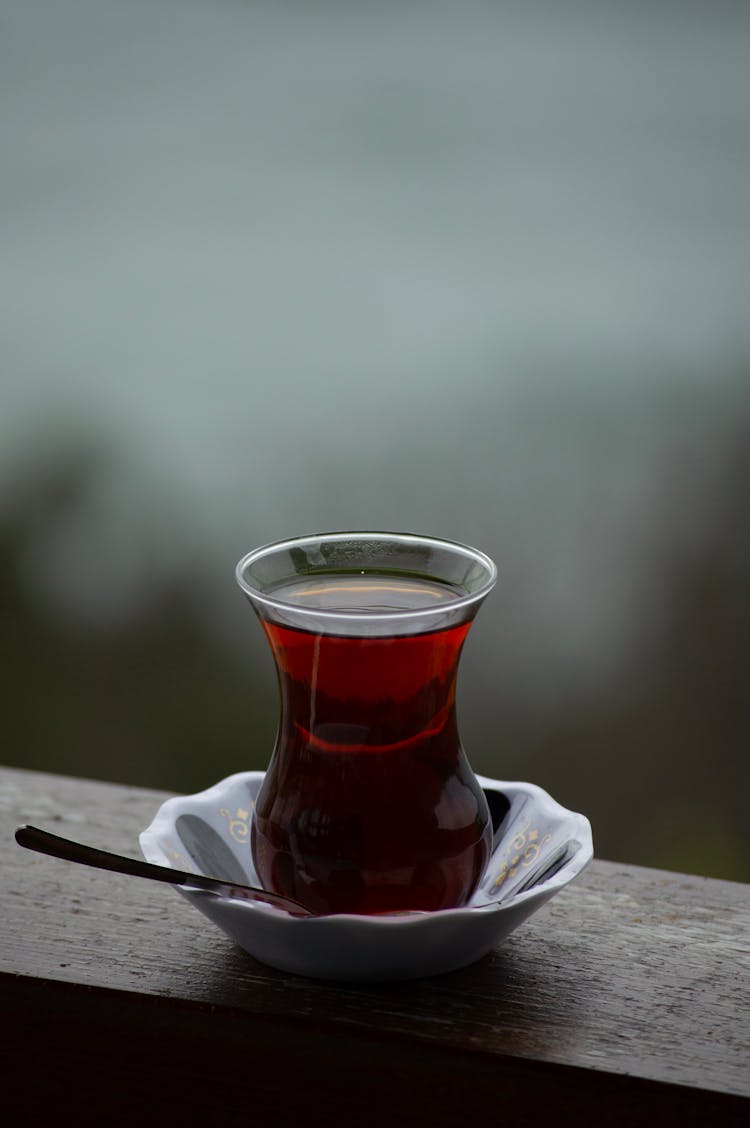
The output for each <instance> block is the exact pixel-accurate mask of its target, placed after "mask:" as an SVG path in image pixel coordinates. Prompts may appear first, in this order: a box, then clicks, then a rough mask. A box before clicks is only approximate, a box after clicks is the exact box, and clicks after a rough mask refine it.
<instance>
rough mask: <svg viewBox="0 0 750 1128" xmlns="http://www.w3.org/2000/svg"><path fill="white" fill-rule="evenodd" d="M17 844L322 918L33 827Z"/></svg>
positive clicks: (272, 896)
mask: <svg viewBox="0 0 750 1128" xmlns="http://www.w3.org/2000/svg"><path fill="white" fill-rule="evenodd" d="M16 842H17V843H18V844H19V846H25V847H26V848H27V849H28V850H36V851H37V852H38V853H40V854H48V855H49V856H50V857H51V858H63V859H64V860H65V861H68V862H80V863H81V864H82V865H84V866H93V867H94V868H95V869H103V870H110V871H111V872H112V873H125V874H129V875H130V876H132V877H148V878H151V879H152V880H153V881H166V882H167V883H168V884H170V885H180V886H184V887H185V888H186V889H204V890H206V891H207V892H209V893H214V894H215V895H216V896H217V897H226V898H229V899H235V900H242V901H260V902H261V903H263V904H266V905H273V906H274V907H275V908H279V909H285V910H286V912H288V913H290V914H291V915H292V916H306V917H310V916H317V915H322V914H317V913H311V912H310V910H309V909H306V908H305V907H304V905H301V904H300V903H299V902H298V901H293V900H292V898H291V897H282V896H281V894H280V893H270V892H268V891H267V890H265V889H258V888H256V887H255V886H253V885H242V884H240V883H239V882H237V881H221V880H220V879H219V878H216V877H205V876H204V874H202V873H187V872H185V871H184V870H177V869H171V868H170V867H169V866H157V865H154V864H153V863H152V862H142V861H141V860H140V859H139V858H127V857H125V856H124V855H123V854H111V853H109V852H108V851H107V850H99V849H97V848H96V847H95V846H85V845H84V844H83V843H82V842H73V841H72V840H71V839H70V838H61V837H60V836H59V835H57V834H50V832H49V831H48V830H40V829H39V827H36V826H19V827H18V829H17V830H16Z"/></svg>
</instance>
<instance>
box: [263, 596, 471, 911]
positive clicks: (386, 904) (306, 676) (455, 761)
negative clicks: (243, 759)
mask: <svg viewBox="0 0 750 1128" xmlns="http://www.w3.org/2000/svg"><path fill="white" fill-rule="evenodd" d="M460 594H463V593H462V592H458V591H456V589H454V588H451V587H448V586H447V585H443V584H436V583H431V582H429V581H423V580H421V579H420V580H416V579H414V580H413V579H410V578H407V579H404V578H402V577H398V578H388V577H373V576H359V575H357V576H353V577H344V576H338V577H330V576H329V577H322V578H316V579H314V580H303V581H299V582H297V583H295V584H294V585H290V586H288V587H285V588H283V589H280V590H279V591H278V592H274V595H277V596H278V597H279V598H283V599H284V600H285V601H286V602H289V603H297V604H298V605H300V606H307V607H315V608H333V609H338V610H342V609H346V610H347V611H350V612H352V614H357V613H365V612H367V611H373V610H375V611H383V610H395V609H399V610H406V609H411V610H414V609H418V608H424V607H428V606H433V605H435V604H436V603H439V602H440V601H443V602H447V601H452V600H455V599H456V597H457V595H460ZM469 614H471V612H469ZM470 625H471V623H470V621H465V622H463V623H460V624H459V625H457V626H452V627H449V628H448V629H446V630H442V631H435V632H431V633H425V634H417V635H398V636H394V637H386V638H384V637H372V636H368V634H367V627H368V624H367V623H366V621H365V620H363V622H362V631H361V632H360V633H359V634H358V635H357V636H356V637H348V636H342V635H332V634H319V633H314V632H307V631H304V630H299V629H295V628H291V627H288V626H280V625H278V624H275V623H272V622H268V621H264V622H263V627H264V630H265V632H266V634H267V636H268V639H269V642H270V644H271V648H272V650H273V653H274V657H275V660H276V664H277V668H278V673H279V682H280V690H281V720H280V726H279V733H278V737H277V741H276V747H275V750H274V754H273V757H272V760H271V764H270V766H269V769H268V772H267V773H266V779H265V781H264V784H263V787H262V789H261V792H260V795H259V797H258V802H257V806H256V811H255V818H254V821H253V830H252V848H253V855H254V859H255V864H256V868H257V871H258V876H259V878H260V880H261V882H262V884H263V885H264V886H265V887H266V888H268V889H272V890H274V891H276V892H278V893H282V894H285V895H287V896H289V897H293V898H295V899H296V900H298V901H301V902H302V903H303V904H304V905H306V906H308V907H309V908H310V909H312V910H314V911H318V912H356V913H381V912H391V911H399V910H407V909H425V910H434V909H442V908H448V907H450V906H455V905H461V904H464V903H465V902H466V901H467V900H468V899H469V897H470V896H471V894H472V892H473V891H474V889H475V887H476V885H477V882H478V881H479V878H480V877H481V875H482V873H483V871H484V868H485V866H486V863H487V861H488V858H489V851H490V846H491V827H490V821H489V814H488V810H487V804H486V800H485V798H484V794H483V792H482V790H481V788H480V787H479V784H478V782H477V780H476V778H475V777H474V774H473V772H472V770H471V768H470V766H469V764H468V761H467V759H466V756H465V754H464V751H463V749H462V747H461V743H460V740H459V737H458V732H457V728H456V714H455V690H456V671H457V666H458V660H459V656H460V652H461V647H462V644H463V641H464V639H465V637H466V635H467V633H468V630H469V627H470Z"/></svg>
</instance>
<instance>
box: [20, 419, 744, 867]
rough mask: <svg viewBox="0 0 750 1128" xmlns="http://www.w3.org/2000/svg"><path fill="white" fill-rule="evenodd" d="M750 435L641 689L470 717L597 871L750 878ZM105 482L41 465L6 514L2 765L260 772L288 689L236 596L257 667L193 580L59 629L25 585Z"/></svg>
mask: <svg viewBox="0 0 750 1128" xmlns="http://www.w3.org/2000/svg"><path fill="white" fill-rule="evenodd" d="M748 438H750V427H747V428H741V429H740V431H739V440H738V441H736V442H735V444H734V446H733V447H732V449H731V450H729V451H727V452H725V457H724V466H725V470H724V473H723V474H722V476H721V478H720V482H719V488H718V490H717V491H716V493H715V496H714V497H713V498H712V500H711V505H710V506H709V510H708V517H706V514H705V513H703V514H702V520H703V521H704V524H705V526H706V527H705V528H704V529H703V530H702V536H701V537H700V538H698V539H697V541H696V547H695V550H694V551H693V552H692V553H691V554H689V555H688V556H686V555H685V553H684V551H683V549H680V550H679V551H678V550H677V548H676V549H675V552H674V554H673V555H672V557H671V558H670V556H669V554H667V555H666V556H665V558H664V560H663V562H662V566H663V568H664V576H663V584H662V590H663V591H664V592H665V593H666V594H665V598H664V601H663V605H662V606H661V607H660V608H659V616H658V622H656V623H654V624H652V630H651V633H650V637H651V640H652V641H651V649H650V652H649V654H648V662H647V663H644V671H643V675H642V676H640V677H639V676H637V675H636V676H634V677H631V678H630V679H627V678H623V686H622V692H621V693H620V694H619V695H617V696H616V698H615V697H612V695H606V694H605V695H604V696H602V697H601V698H600V699H596V700H593V701H589V702H588V703H587V704H586V705H585V706H582V705H580V704H578V705H574V704H573V703H564V702H563V703H562V704H561V707H560V709H559V710H558V712H557V713H556V714H553V715H548V716H547V719H546V721H545V723H544V724H543V725H542V726H541V727H540V725H539V720H538V718H537V717H535V715H534V707H533V699H532V695H529V698H528V702H529V703H528V704H527V705H525V706H524V705H523V703H519V701H516V702H515V703H511V702H510V701H509V700H508V701H506V702H503V698H502V689H501V690H500V693H499V697H498V698H497V699H495V700H491V701H490V700H488V701H487V702H486V713H485V714H484V715H481V716H479V717H473V718H472V723H473V727H474V729H475V730H476V729H477V727H478V728H479V729H481V728H482V726H484V727H485V729H486V730H487V731H489V730H490V729H492V730H493V732H494V738H493V747H496V748H497V749H498V754H497V761H498V762H497V766H495V764H494V763H492V762H490V763H488V762H487V760H486V758H485V759H484V760H482V762H481V763H480V764H479V765H478V770H482V771H485V772H491V771H495V772H496V773H497V774H498V775H502V776H505V778H508V776H509V775H510V774H511V773H513V775H514V777H515V778H521V777H525V778H528V776H529V770H528V765H529V763H531V764H533V766H534V770H533V775H534V778H535V779H537V780H538V782H540V783H542V784H543V785H544V786H545V787H547V788H548V789H549V790H550V791H551V792H552V794H554V795H555V796H556V797H557V798H559V799H560V800H561V801H562V802H564V803H567V804H568V805H570V806H575V807H576V808H577V809H579V810H583V811H585V812H586V813H587V814H588V815H589V817H590V818H591V820H592V824H593V826H594V831H595V841H596V847H597V852H598V853H599V854H600V855H601V856H605V857H610V858H613V859H619V860H623V861H629V862H635V863H643V864H647V865H653V866H662V867H665V868H673V869H681V870H685V871H691V872H697V873H705V874H710V875H712V876H716V877H725V878H729V879H738V880H747V879H748V878H750V822H749V820H748V818H747V794H748V783H750V774H749V773H750V770H749V768H748V754H747V752H748V736H749V735H750V710H749V707H748V693H747V679H748V673H749V672H750V524H749V523H748V520H747V500H748V483H750V442H748V441H746V440H747V439H748ZM96 472H97V462H96V459H90V458H86V457H83V456H81V457H73V458H67V457H66V458H62V459H57V460H54V459H53V460H52V461H46V460H40V463H39V465H38V466H36V467H35V468H31V469H30V468H29V467H27V469H26V471H25V476H24V478H23V481H20V480H19V481H18V482H17V483H16V486H15V488H14V491H13V493H12V495H11V503H9V504H6V505H5V507H4V508H3V509H2V519H1V522H0V611H1V613H2V623H3V635H4V646H3V650H2V685H3V704H2V718H3V720H2V741H3V749H4V755H3V759H4V761H5V762H6V763H7V764H9V765H16V766H21V767H28V768H34V769H40V770H44V771H52V772H60V773H64V774H71V775H81V776H89V777H93V778H97V779H109V780H116V781H121V782H131V783H133V784H137V785H141V786H154V787H157V788H165V789H170V790H177V791H190V790H197V789H201V788H204V787H206V786H208V785H210V784H211V783H213V782H215V781H216V780H218V779H219V778H221V777H223V776H224V775H227V774H229V773H230V772H233V771H239V770H244V769H248V768H263V767H264V766H265V764H266V762H267V759H268V753H269V750H270V748H271V746H272V740H273V732H274V728H275V720H276V715H277V700H276V687H275V684H274V681H273V669H272V663H271V659H270V655H268V654H267V653H266V651H265V642H264V641H263V639H262V635H261V632H260V630H259V628H258V627H257V624H256V623H255V622H254V620H253V616H252V613H251V612H250V610H249V608H247V607H245V606H243V601H242V599H241V597H240V595H239V593H237V601H238V615H246V616H247V637H248V639H251V640H252V644H251V645H250V646H249V647H248V649H247V651H246V652H243V651H238V650H236V649H234V648H233V647H232V646H231V645H229V644H228V643H227V642H225V641H222V640H221V637H220V635H219V634H217V633H215V632H212V631H210V630H209V629H208V627H207V623H206V619H205V615H202V614H200V613H199V609H198V604H197V602H196V595H195V593H196V591H200V590H202V588H201V585H203V588H205V581H204V579H203V578H202V577H201V576H199V575H197V574H195V575H193V574H183V575H182V577H181V578H178V579H175V578H174V577H171V578H169V580H167V579H166V578H164V579H163V580H159V579H158V578H155V579H154V590H153V591H152V592H151V593H150V596H149V599H148V600H147V601H146V602H145V603H144V604H143V605H142V606H141V607H140V608H139V609H138V610H137V611H136V612H135V613H133V614H132V615H127V616H125V617H124V618H122V619H119V620H117V621H115V622H113V623H109V624H106V623H98V624H95V625H92V624H91V623H88V622H82V621H79V620H76V618H75V617H71V616H70V615H67V616H66V615H64V614H61V613H60V611H59V609H57V610H56V609H55V608H54V607H53V606H52V605H51V604H50V603H49V602H48V601H46V600H45V599H44V598H43V597H42V596H41V595H40V592H39V590H38V589H37V588H36V587H35V585H34V584H33V583H32V582H30V580H29V570H28V567H27V563H28V553H29V545H30V543H32V542H33V537H32V532H33V530H35V529H38V528H39V527H40V525H45V524H48V523H49V522H52V521H54V520H55V519H56V518H58V517H59V516H60V514H61V513H64V512H65V511H66V510H68V509H70V508H72V507H75V505H76V502H77V498H78V497H79V495H80V493H81V492H82V491H84V490H85V489H86V484H87V481H88V479H89V478H90V476H91V475H93V474H96ZM667 516H668V515H666V514H665V515H663V517H664V519H665V520H666V519H667ZM657 519H658V517H657ZM45 566H47V567H54V562H53V561H49V562H46V564H45ZM113 598H115V596H114V594H113ZM500 761H502V762H500ZM475 766H476V765H475Z"/></svg>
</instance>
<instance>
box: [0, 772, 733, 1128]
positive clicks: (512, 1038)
mask: <svg viewBox="0 0 750 1128" xmlns="http://www.w3.org/2000/svg"><path fill="white" fill-rule="evenodd" d="M207 782H208V781H207ZM165 797H166V796H164V795H162V794H160V793H157V792H153V791H145V790H136V789H132V788H126V787H116V786H112V785H109V784H100V783H94V782H91V781H86V780H76V779H68V778H61V777H57V776H51V775H45V774H41V773H32V772H22V771H15V770H6V769H0V829H1V832H2V842H3V843H4V845H3V848H2V851H0V872H1V875H2V880H1V881H0V992H2V996H1V997H2V999H3V1002H2V1006H3V1013H4V1015H5V1016H6V1019H5V1021H4V1022H3V1024H2V1029H3V1045H2V1047H1V1048H2V1057H1V1058H0V1062H4V1063H5V1070H6V1073H7V1076H6V1079H5V1082H4V1088H5V1091H6V1094H7V1093H11V1094H13V1093H14V1092H15V1094H16V1096H17V1099H18V1101H19V1107H26V1108H28V1107H30V1106H29V1103H28V1102H29V1101H31V1102H32V1103H33V1101H34V1099H38V1100H41V1099H42V1095H43V1094H45V1093H46V1096H45V1099H51V1097H50V1094H52V1095H54V1099H56V1100H59V1099H61V1096H62V1094H64V1093H67V1095H68V1097H69V1098H70V1094H71V1093H72V1092H74V1090H73V1089H70V1088H66V1078H67V1079H68V1082H69V1079H70V1074H71V1072H72V1074H73V1075H75V1073H76V1069H77V1070H78V1073H79V1079H80V1072H81V1069H84V1068H85V1076H86V1079H87V1082H86V1083H87V1092H89V1094H90V1095H91V1099H92V1100H93V1099H94V1097H95V1095H96V1094H97V1093H99V1097H100V1098H101V1099H102V1100H105V1093H106V1091H108V1090H109V1087H111V1086H112V1085H113V1084H115V1085H117V1086H118V1087H119V1091H120V1095H119V1096H118V1098H117V1100H118V1102H120V1104H119V1105H118V1107H124V1105H123V1104H122V1102H123V1101H126V1100H127V1101H130V1102H131V1103H132V1106H133V1108H136V1109H137V1107H138V1102H139V1101H142V1102H146V1104H147V1103H148V1093H149V1092H150V1091H151V1089H149V1086H151V1087H153V1084H154V1077H155V1076H157V1077H158V1076H159V1070H161V1076H162V1078H166V1076H167V1075H168V1074H169V1073H170V1067H171V1068H172V1070H174V1069H178V1070H179V1076H180V1078H181V1085H182V1089H180V1092H181V1093H182V1095H183V1097H184V1095H185V1092H186V1091H189V1092H190V1094H191V1097H190V1100H191V1102H192V1104H191V1107H193V1109H194V1110H196V1109H198V1107H199V1105H200V1102H201V1100H203V1099H206V1092H211V1086H216V1085H217V1083H219V1082H220V1084H221V1093H222V1094H223V1099H224V1100H225V1101H228V1102H229V1104H228V1105H227V1109H226V1111H227V1114H228V1115H232V1118H234V1117H235V1116H236V1115H237V1113H238V1107H237V1104H236V1092H235V1093H234V1095H232V1094H233V1086H234V1085H236V1084H240V1086H241V1087H243V1088H244V1087H247V1086H249V1088H250V1089H252V1090H253V1093H254V1097H253V1100H252V1101H251V1106H252V1107H255V1108H256V1111H257V1109H258V1108H259V1107H264V1102H265V1104H266V1105H267V1106H268V1108H269V1109H270V1107H271V1106H273V1105H274V1102H277V1103H280V1104H281V1105H283V1107H284V1109H285V1110H286V1111H287V1113H289V1114H290V1115H291V1113H292V1112H293V1111H294V1110H295V1109H296V1106H297V1104H299V1108H297V1110H296V1113H295V1114H299V1115H302V1113H303V1111H304V1110H305V1109H306V1103H305V1102H306V1098H307V1097H308V1096H310V1097H313V1098H316V1099H317V1100H319V1101H321V1102H323V1105H324V1106H325V1107H326V1108H327V1109H328V1112H329V1113H330V1112H331V1110H334V1109H337V1110H338V1111H339V1112H340V1113H342V1114H346V1115H351V1116H353V1115H355V1112H356V1115H357V1117H358V1120H359V1122H360V1123H362V1122H369V1121H370V1118H372V1119H373V1120H374V1119H376V1118H378V1117H381V1118H382V1115H384V1109H383V1105H384V1104H386V1105H387V1107H388V1108H390V1109H391V1111H392V1112H393V1114H394V1117H395V1120H394V1122H397V1121H398V1120H399V1116H398V1115H396V1111H397V1108H398V1107H401V1110H402V1113H404V1117H405V1116H406V1112H407V1109H408V1113H409V1119H410V1120H411V1122H412V1123H421V1122H422V1119H420V1115H419V1111H420V1109H421V1110H422V1111H423V1112H424V1122H425V1123H432V1124H452V1123H457V1122H460V1121H459V1120H458V1117H459V1113H463V1115H468V1114H469V1113H472V1114H474V1113H477V1114H481V1111H482V1109H485V1110H486V1108H487V1101H491V1102H492V1105H493V1107H495V1108H496V1109H497V1110H498V1115H499V1114H500V1110H501V1109H502V1108H503V1107H507V1105H508V1103H509V1102H510V1104H511V1106H512V1107H513V1109H514V1113H513V1115H514V1124H515V1125H518V1124H525V1123H529V1124H533V1123H535V1122H538V1120H537V1117H538V1116H539V1115H541V1114H542V1113H544V1112H545V1110H546V1111H554V1113H555V1115H556V1116H559V1115H561V1114H562V1115H563V1120H564V1119H565V1112H566V1110H567V1112H568V1113H569V1115H570V1119H571V1120H572V1119H574V1118H578V1120H579V1122H581V1123H586V1122H589V1121H587V1117H588V1116H589V1115H590V1117H591V1120H590V1122H591V1123H594V1122H596V1115H595V1113H596V1109H597V1108H599V1109H600V1111H601V1110H602V1102H606V1108H607V1111H606V1113H605V1112H603V1111H602V1119H606V1120H607V1121H609V1122H610V1123H612V1124H618V1123H631V1124H632V1123H641V1122H642V1123H653V1122H655V1121H654V1119H650V1118H651V1117H657V1116H658V1115H662V1116H664V1115H666V1113H667V1112H672V1113H674V1114H677V1113H678V1112H679V1114H680V1116H681V1117H682V1118H683V1122H684V1123H696V1124H700V1123H708V1122H709V1121H708V1119H706V1118H707V1117H709V1116H711V1117H713V1116H719V1117H723V1123H724V1124H727V1123H734V1122H736V1123H750V1102H748V1101H747V1098H748V1097H750V941H749V938H750V887H748V886H744V885H738V884H734V883H731V882H723V881H713V880H709V879H705V878H696V877H690V876H685V875H681V874H671V873H665V872H660V871H655V870H647V869H642V868H635V867H629V866H624V865H616V864H613V863H608V862H601V861H596V862H594V863H593V864H592V866H591V867H590V868H589V870H588V871H587V872H586V873H585V874H584V875H583V876H582V877H581V878H580V879H579V880H578V881H577V882H576V883H574V884H573V885H572V886H571V887H570V888H568V889H566V890H565V891H563V892H562V893H561V894H559V895H558V897H556V898H554V899H553V900H552V901H551V902H550V903H549V904H548V905H547V906H545V907H544V908H543V909H542V910H540V911H539V913H537V914H536V915H535V916H534V917H532V918H531V920H529V921H528V922H527V923H526V924H525V925H524V926H523V927H522V928H520V929H519V930H518V931H517V932H516V933H514V934H513V935H512V936H511V937H510V939H509V940H508V941H506V943H505V944H504V945H502V946H501V947H499V948H498V949H497V950H496V951H495V952H493V953H492V954H491V955H490V956H489V957H487V958H486V959H484V960H482V961H481V962H480V963H478V964H475V965H474V966H473V967H469V968H466V969H464V970H462V971H458V972H453V973H451V974H449V975H445V976H440V977H436V978H434V979H425V980H419V981H416V982H413V983H406V984H397V985H396V984H394V985H377V986H369V985H368V986H363V985H343V986H342V985H340V984H336V985H333V984H329V983H322V982H315V981H311V980H306V979H301V978H297V977H294V976H291V975H285V974H283V973H281V972H276V971H273V970H271V969H269V968H266V967H264V966H262V965H260V964H258V963H256V962H255V961H254V960H253V959H252V958H251V957H250V956H248V955H247V954H246V953H244V952H243V951H241V950H240V949H238V948H236V947H234V946H233V945H232V944H231V942H230V941H229V940H228V939H227V938H226V937H225V936H224V935H223V933H221V932H219V931H217V930H214V929H212V927H211V925H210V924H209V922H208V921H206V920H205V918H204V917H202V916H201V915H200V914H198V913H196V912H195V910H194V909H192V908H191V907H190V906H189V905H188V904H187V903H186V902H185V901H183V899H182V898H181V897H180V896H179V895H178V894H177V893H175V892H174V891H173V890H170V889H168V888H166V887H160V886H158V885H154V884H151V883H149V882H144V881H140V880H136V879H134V878H128V877H122V876H119V875H114V874H104V873H100V872H98V871H95V870H89V869H85V868H83V867H80V866H75V865H72V864H70V863H66V862H61V861H57V860H54V859H51V858H46V857H42V856H40V855H36V854H31V853H29V852H28V851H24V850H21V849H20V848H19V847H17V846H16V845H15V843H14V842H13V840H12V836H13V831H14V829H15V827H16V826H17V825H19V824H20V823H24V822H29V823H34V824H36V825H40V826H43V827H47V828H48V829H51V830H53V831H54V832H55V833H58V834H63V835H67V836H68V837H72V838H78V839H80V840H82V841H86V842H90V843H92V844H95V845H99V846H102V847H104V848H108V849H112V850H115V851H118V852H121V853H131V854H133V855H134V856H139V850H138V843H137V833H138V831H139V830H140V829H142V828H143V827H144V826H146V825H147V824H148V823H149V822H150V821H151V818H152V817H153V815H154V813H155V811H156V809H157V807H158V805H159V803H160V802H161V801H162V800H163V799H164V798H165ZM32 1042H33V1046H34V1049H32ZM32 1063H34V1064H35V1070H33V1071H32V1072H29V1070H31V1065H32ZM40 1063H43V1068H41V1070H40V1069H39V1068H38V1067H39V1064H40ZM212 1063H213V1064H212ZM217 1070H218V1071H219V1075H218V1077H217V1074H216V1071H217ZM236 1071H239V1076H238V1078H234V1079H233V1073H235V1072H236ZM170 1076H172V1081H173V1082H174V1075H173V1074H170ZM190 1078H193V1082H194V1083H191V1082H190V1080H189V1079H190ZM186 1084H187V1085H188V1090H185V1089H184V1086H185V1085H186ZM99 1088H100V1089H101V1092H99ZM164 1091H165V1092H166V1089H165V1090H164ZM176 1092H177V1090H176V1089H175V1090H174V1092H173V1094H172V1095H173V1097H174V1094H175V1093H176ZM358 1094H359V1095H358ZM7 1099H11V1098H10V1097H8V1098H7ZM212 1099H221V1098H219V1097H217V1096H216V1093H214V1097H213V1098H212ZM11 1103H12V1102H11ZM6 1107H7V1105H6ZM144 1107H145V1106H144ZM232 1110H233V1111H232ZM305 1115H306V1116H307V1120H308V1123H317V1122H318V1120H317V1119H316V1117H315V1115H312V1119H311V1114H310V1112H309V1111H305ZM581 1117H582V1118H583V1119H581ZM462 1119H463V1117H462ZM324 1120H325V1116H323V1115H322V1113H321V1118H320V1122H321V1123H322V1122H323V1121H324ZM186 1122H189V1121H186ZM283 1122H284V1121H283V1120H282V1121H281V1123H283ZM404 1122H405V1120H404Z"/></svg>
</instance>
